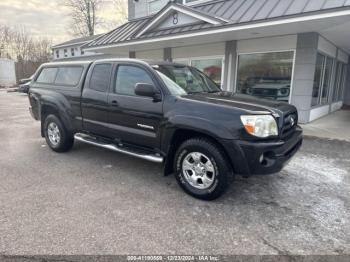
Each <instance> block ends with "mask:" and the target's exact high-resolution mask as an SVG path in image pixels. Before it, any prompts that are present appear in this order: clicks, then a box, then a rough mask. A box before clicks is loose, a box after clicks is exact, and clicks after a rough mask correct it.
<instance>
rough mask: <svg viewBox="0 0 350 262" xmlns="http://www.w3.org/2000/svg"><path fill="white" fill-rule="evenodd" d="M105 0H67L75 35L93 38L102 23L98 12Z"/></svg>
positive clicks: (66, 3)
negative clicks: (97, 27)
mask: <svg viewBox="0 0 350 262" xmlns="http://www.w3.org/2000/svg"><path fill="white" fill-rule="evenodd" d="M102 2H103V0H65V5H66V6H67V7H69V8H70V10H71V13H70V16H71V18H72V29H73V32H74V34H75V35H79V36H88V35H90V36H92V35H94V34H95V29H96V26H97V25H98V24H99V23H100V21H99V19H98V11H99V9H100V7H101V3H102Z"/></svg>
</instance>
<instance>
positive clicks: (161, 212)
mask: <svg viewBox="0 0 350 262" xmlns="http://www.w3.org/2000/svg"><path fill="white" fill-rule="evenodd" d="M27 108H28V99H27V97H26V96H25V95H21V94H17V93H6V92H3V91H2V92H0V137H1V140H2V142H1V147H0V148H1V150H0V181H1V183H0V254H17V255H33V254H67V255H72V254H100V255H102V254H109V255H110V254H213V255H215V254H222V255H231V254H260V255H264V254H265V255H267V254H300V255H306V254H318V255H319V254H350V195H349V191H350V174H349V171H350V143H348V142H342V141H337V140H327V139H317V138H306V139H305V142H304V145H303V147H302V149H301V151H300V152H299V153H298V154H297V155H296V156H295V158H294V159H293V160H292V161H291V162H290V164H289V165H288V166H287V167H286V168H285V169H284V170H283V171H282V172H280V173H279V174H275V175H271V176H259V177H251V178H248V179H244V178H241V177H236V178H235V179H234V180H233V181H232V185H231V187H230V189H229V191H228V192H227V194H226V195H225V196H224V197H222V198H220V199H218V200H216V201H213V202H204V201H200V200H196V199H194V198H192V197H190V196H188V195H186V194H185V193H183V192H182V190H181V189H180V188H179V187H178V185H177V184H176V181H175V179H174V177H173V176H170V177H163V176H162V167H161V166H160V165H157V164H153V163H149V162H146V161H143V160H140V159H135V158H131V157H128V156H125V155H121V154H117V153H114V152H110V151H106V150H103V149H99V148H96V147H93V146H89V145H85V144H81V143H76V144H75V146H74V148H73V150H72V151H70V152H69V153H65V154H57V153H54V152H52V151H51V150H50V149H49V148H48V147H47V146H46V144H45V141H44V139H43V138H41V137H40V124H39V122H36V121H34V120H33V119H32V118H31V117H30V115H29V112H28V110H27Z"/></svg>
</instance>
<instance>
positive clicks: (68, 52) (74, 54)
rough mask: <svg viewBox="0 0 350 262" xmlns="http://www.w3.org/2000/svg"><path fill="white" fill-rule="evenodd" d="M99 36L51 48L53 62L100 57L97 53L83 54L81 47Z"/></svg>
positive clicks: (79, 39) (74, 40)
mask: <svg viewBox="0 0 350 262" xmlns="http://www.w3.org/2000/svg"><path fill="white" fill-rule="evenodd" d="M99 36H100V35H94V36H87V37H81V38H77V39H73V40H69V41H67V42H64V43H61V44H58V45H55V46H53V47H52V56H53V60H54V61H60V60H67V61H69V60H80V59H86V58H91V57H93V56H96V55H97V56H98V55H100V54H99V53H97V52H90V51H88V52H85V51H84V50H83V49H82V48H81V47H82V46H83V45H85V44H88V43H90V42H91V41H93V40H95V39H96V38H98V37H99Z"/></svg>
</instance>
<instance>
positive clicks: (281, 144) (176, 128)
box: [29, 59, 302, 200]
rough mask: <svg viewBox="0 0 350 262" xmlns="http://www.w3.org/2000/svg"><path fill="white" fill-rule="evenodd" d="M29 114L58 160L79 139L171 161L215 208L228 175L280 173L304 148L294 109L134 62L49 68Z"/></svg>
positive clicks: (176, 69) (32, 95) (167, 166)
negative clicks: (213, 200) (37, 121)
mask: <svg viewBox="0 0 350 262" xmlns="http://www.w3.org/2000/svg"><path fill="white" fill-rule="evenodd" d="M29 100H30V105H31V107H30V112H31V114H32V116H33V117H34V118H35V119H36V120H41V135H42V136H43V137H45V138H46V141H47V144H48V145H49V146H50V148H51V149H52V150H54V151H56V152H65V151H67V150H69V149H71V148H72V146H73V143H74V140H77V141H81V142H85V143H88V144H92V145H95V146H100V147H103V148H106V149H110V150H114V151H117V152H121V153H125V154H128V155H131V156H135V157H139V158H143V159H145V160H149V161H153V162H156V163H164V173H165V175H168V174H173V173H174V174H175V176H176V179H177V181H178V183H179V185H180V186H181V187H182V188H183V189H184V190H185V191H186V192H187V193H189V194H190V195H192V196H194V197H197V198H201V199H206V200H212V199H215V198H217V197H219V196H220V195H221V194H222V193H223V192H224V191H225V189H226V188H227V184H228V177H229V176H230V175H231V174H240V175H243V176H245V177H247V176H250V175H255V174H271V173H276V172H279V171H280V170H281V169H282V168H283V166H284V165H285V164H286V163H287V162H288V160H290V159H291V157H292V156H293V155H294V154H295V153H296V152H297V151H298V149H299V148H300V146H301V144H302V130H301V128H300V127H299V126H298V113H297V110H296V108H295V107H294V106H292V105H289V104H287V103H284V102H278V101H272V100H271V101H269V100H262V99H255V98H253V97H251V96H247V95H236V94H233V93H229V92H223V91H221V89H220V88H219V87H218V86H217V84H215V83H214V82H213V81H212V80H210V79H209V78H208V77H207V76H206V75H205V74H204V73H202V72H200V71H198V70H197V69H195V68H193V67H190V66H185V65H180V64H175V63H167V62H159V63H157V62H154V63H150V62H144V61H140V60H132V59H114V60H100V61H95V62H68V63H62V62H61V63H49V64H44V65H42V66H41V67H40V68H39V69H38V71H37V73H36V74H35V76H34V78H33V80H32V82H31V84H30V90H29Z"/></svg>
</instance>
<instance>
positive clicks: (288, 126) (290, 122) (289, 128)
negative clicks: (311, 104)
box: [282, 112, 298, 138]
mask: <svg viewBox="0 0 350 262" xmlns="http://www.w3.org/2000/svg"><path fill="white" fill-rule="evenodd" d="M297 125H298V113H297V112H292V113H289V114H286V115H285V116H284V118H283V126H282V137H283V138H285V137H288V136H289V135H291V134H292V133H293V132H294V130H295V129H296V127H297Z"/></svg>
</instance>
